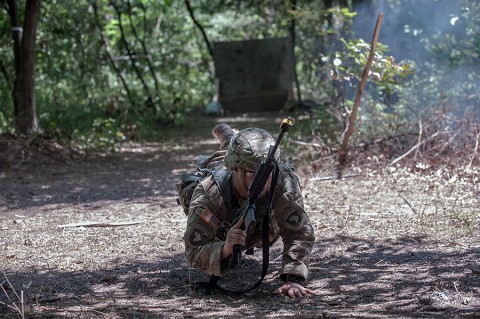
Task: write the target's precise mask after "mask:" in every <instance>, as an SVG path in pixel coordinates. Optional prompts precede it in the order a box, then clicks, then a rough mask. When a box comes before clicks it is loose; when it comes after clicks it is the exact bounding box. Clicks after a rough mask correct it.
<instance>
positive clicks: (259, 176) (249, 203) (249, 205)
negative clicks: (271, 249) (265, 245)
mask: <svg viewBox="0 0 480 319" xmlns="http://www.w3.org/2000/svg"><path fill="white" fill-rule="evenodd" d="M292 125H293V119H292V118H291V117H288V118H286V119H283V121H282V123H281V124H280V134H279V135H278V137H277V140H276V141H275V145H271V146H270V149H269V151H268V156H267V159H266V160H264V161H262V163H261V164H260V166H259V167H258V169H257V171H256V172H255V177H254V178H253V181H252V184H251V185H250V187H249V189H248V196H247V200H246V201H245V204H244V205H243V207H242V208H241V209H240V215H239V217H240V218H241V217H242V216H243V217H244V219H243V229H245V231H246V233H247V237H248V236H250V235H252V233H253V231H254V230H255V227H256V225H257V220H256V218H255V210H256V205H255V203H256V201H257V199H258V197H259V196H260V194H261V193H262V191H263V189H264V187H265V185H266V184H267V181H268V178H269V177H270V174H271V173H272V172H273V170H274V169H275V168H276V165H277V163H276V162H275V153H276V152H277V149H278V146H279V145H280V142H281V141H282V138H283V135H284V134H285V133H286V132H287V131H288V129H289V128H290V127H291V126H292ZM240 251H241V246H240V245H235V247H234V248H233V252H234V254H238V253H240Z"/></svg>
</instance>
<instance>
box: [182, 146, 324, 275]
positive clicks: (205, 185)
mask: <svg viewBox="0 0 480 319" xmlns="http://www.w3.org/2000/svg"><path fill="white" fill-rule="evenodd" d="M231 146H232V143H230V146H229V147H231ZM278 156H279V155H278ZM227 166H229V165H227ZM279 168H280V172H279V176H278V181H277V184H276V187H275V192H274V195H273V200H272V210H271V213H270V214H271V215H270V227H269V240H270V243H271V244H273V243H274V242H275V241H276V240H277V239H278V237H279V236H280V237H281V238H282V240H283V243H284V249H283V261H282V268H281V270H280V271H279V275H280V278H281V279H282V280H284V281H286V280H287V279H288V278H287V277H288V276H291V275H293V276H296V277H297V279H299V280H300V281H306V280H307V277H308V265H309V262H310V253H311V251H312V248H313V244H314V242H315V236H314V233H313V228H312V226H311V225H310V221H309V218H308V216H307V214H306V212H305V210H304V205H303V197H302V194H301V190H300V184H299V180H298V177H297V176H296V175H295V173H294V172H293V170H292V169H291V168H290V166H288V165H287V164H285V163H281V164H279ZM268 197H269V196H268V195H265V196H263V197H260V198H259V199H258V200H257V202H256V205H257V206H256V207H257V209H256V213H255V215H256V220H257V225H256V229H255V232H254V233H253V235H251V236H248V237H247V243H246V245H245V246H244V247H243V249H244V250H246V249H249V248H251V247H261V246H262V242H261V241H262V239H261V229H262V226H261V224H262V221H263V216H264V214H265V213H266V211H267V209H268V205H269V198H268ZM242 205H243V199H242V198H241V197H240V196H239V195H238V194H237V191H236V190H235V188H234V186H233V182H232V172H231V170H229V169H227V168H225V167H223V168H219V169H216V170H215V172H214V173H213V174H210V175H208V176H207V177H206V178H204V179H203V180H202V181H201V182H200V183H199V184H198V186H197V187H196V188H195V191H194V193H193V197H192V200H191V203H190V208H189V214H188V221H187V229H186V231H185V234H184V237H183V240H184V241H185V254H186V256H187V259H188V262H189V263H190V264H191V265H192V266H193V267H195V268H197V269H198V270H201V271H203V272H205V273H207V274H209V275H214V276H223V275H225V273H226V272H227V270H229V269H230V268H231V262H232V256H230V257H228V258H227V259H225V260H223V261H222V260H221V252H222V248H223V244H224V240H225V236H226V233H227V231H228V229H229V227H230V225H233V223H234V220H235V218H236V217H237V216H236V215H237V210H238V208H239V207H241V206H242Z"/></svg>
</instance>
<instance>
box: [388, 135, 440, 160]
mask: <svg viewBox="0 0 480 319" xmlns="http://www.w3.org/2000/svg"><path fill="white" fill-rule="evenodd" d="M438 134H440V132H436V133H435V134H433V135H432V136H430V137H429V138H427V139H426V140H424V141H423V142H420V143H417V145H415V146H414V147H412V148H411V149H410V150H409V151H408V152H406V153H405V154H403V155H402V156H400V157H397V158H396V159H394V160H393V161H392V162H391V163H390V165H393V164H395V163H397V162H399V161H401V160H402V159H404V158H405V157H407V156H408V155H409V154H410V153H411V152H413V151H414V150H416V149H417V148H419V147H420V146H422V145H423V144H425V143H427V142H428V141H430V140H431V139H433V138H434V137H435V136H437V135H438Z"/></svg>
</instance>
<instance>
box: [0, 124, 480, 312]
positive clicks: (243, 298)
mask: <svg viewBox="0 0 480 319" xmlns="http://www.w3.org/2000/svg"><path fill="white" fill-rule="evenodd" d="M205 121H206V125H205V126H203V127H201V129H199V130H197V131H191V132H190V133H189V134H186V135H185V136H182V137H178V138H175V139H171V140H169V141H168V142H162V143H141V144H135V143H128V144H125V145H124V146H123V148H122V149H121V151H119V152H117V153H113V154H109V155H104V156H100V155H96V156H85V155H81V154H74V153H71V152H69V151H67V150H64V149H63V148H62V147H61V146H59V145H57V144H56V143H54V142H52V143H46V144H44V145H43V146H42V149H41V152H37V153H35V152H32V153H28V152H25V151H24V150H22V149H21V148H20V147H18V146H16V145H15V144H14V143H13V141H9V140H8V139H7V140H5V139H4V140H3V141H2V142H0V153H2V152H3V155H1V157H0V158H1V159H0V160H3V163H1V162H0V247H1V251H0V270H1V271H3V273H0V283H1V286H2V287H3V289H2V290H0V317H1V318H21V317H22V315H21V313H22V312H23V313H24V315H23V317H24V318H112V319H113V318H480V235H479V230H480V227H479V212H480V208H479V207H480V205H479V204H480V186H479V182H480V168H479V166H480V165H479V161H478V156H480V155H478V154H477V159H476V160H475V161H473V165H471V166H469V167H466V165H464V164H460V165H453V164H452V165H445V164H442V165H435V163H418V162H417V163H413V162H412V161H411V160H406V161H399V163H397V164H394V165H390V164H389V161H387V159H385V158H383V157H382V156H377V155H371V156H370V155H368V154H363V155H359V154H353V153H352V154H351V155H352V157H353V158H354V160H352V161H351V162H349V164H348V165H347V167H346V168H345V171H344V178H342V179H337V178H335V176H336V173H335V169H334V166H335V165H334V162H335V158H334V156H333V155H325V156H323V157H322V158H321V159H319V160H316V161H315V163H314V164H315V165H312V163H303V164H301V163H300V162H298V163H297V164H298V166H299V167H298V168H297V172H298V174H299V175H300V178H301V181H302V185H303V189H304V195H305V202H306V210H307V212H308V214H309V216H310V219H311V222H312V224H313V226H314V229H315V231H316V244H315V248H314V251H313V254H312V256H311V265H310V270H311V274H310V277H309V280H308V287H309V288H311V289H314V290H316V291H317V292H318V296H312V297H309V298H303V299H289V298H288V297H285V296H274V295H272V294H271V292H272V291H273V290H274V289H276V288H278V286H279V285H280V284H281V282H280V280H279V279H278V276H277V274H276V272H277V270H278V269H279V267H280V264H281V250H282V245H281V242H279V243H277V244H276V245H275V246H274V247H272V249H271V255H270V268H269V273H268V274H267V276H266V279H265V281H264V282H263V283H262V284H261V285H260V287H259V288H258V289H256V290H254V291H253V292H251V293H248V294H244V295H240V296H238V295H225V294H223V293H220V292H216V293H214V294H213V295H206V294H204V293H203V292H201V291H198V292H195V291H192V290H191V289H190V286H191V284H193V283H196V282H200V281H204V280H206V279H208V278H207V277H206V276H205V275H203V274H201V273H199V272H198V271H196V270H194V269H192V268H190V267H189V266H188V265H187V263H186V262H185V258H184V255H183V241H182V235H183V231H184V228H185V225H186V218H185V215H184V214H183V212H182V210H181V208H180V207H179V206H177V205H176V203H175V196H176V190H175V186H174V184H175V182H176V177H177V175H178V174H179V173H180V172H185V171H189V170H192V169H193V167H194V165H193V163H194V159H195V156H196V155H198V154H209V153H211V152H213V151H214V150H216V149H217V145H218V144H217V142H216V140H215V139H214V138H212V137H211V135H210V131H209V130H210V129H211V127H213V125H215V124H216V123H218V122H222V121H226V122H229V123H231V124H232V125H233V126H235V127H237V128H245V127H247V126H251V125H256V126H262V125H264V124H265V123H266V118H262V117H253V116H248V117H240V118H212V119H207V120H205ZM207 127H208V129H207ZM276 127H277V124H276V123H275V125H272V127H269V128H268V129H269V130H270V131H271V132H272V133H276V131H275V130H276ZM187 135H188V136H187ZM305 147H308V146H305ZM295 155H298V154H284V158H287V159H288V158H290V159H291V160H292V161H295V159H296V157H295ZM471 155H472V154H470V155H469V156H471ZM461 156H463V155H461ZM461 156H460V157H461ZM360 159H361V160H360ZM390 161H391V160H390ZM453 162H455V163H464V162H468V160H466V161H463V162H462V161H461V158H459V156H453V155H452V163H453ZM87 222H91V223H96V224H93V225H88V224H87V225H84V226H76V225H72V224H76V223H87ZM122 223H123V224H122ZM260 268H261V251H257V252H256V253H255V255H254V256H253V257H250V258H244V260H243V264H242V267H241V269H240V270H239V272H236V273H230V274H228V275H227V276H226V277H225V278H224V279H222V281H221V283H223V284H224V285H235V286H236V287H241V285H243V286H245V285H248V284H250V283H252V282H254V281H255V280H256V279H257V278H258V276H259V275H260ZM22 298H23V302H22V301H21V300H20V299H22ZM15 306H18V307H19V309H18V310H15V309H14V307H15ZM22 306H23V310H22V309H21V308H22Z"/></svg>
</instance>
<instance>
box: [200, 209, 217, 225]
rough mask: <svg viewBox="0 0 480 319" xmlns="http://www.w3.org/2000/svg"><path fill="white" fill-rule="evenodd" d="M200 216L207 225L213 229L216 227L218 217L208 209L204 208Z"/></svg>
mask: <svg viewBox="0 0 480 319" xmlns="http://www.w3.org/2000/svg"><path fill="white" fill-rule="evenodd" d="M200 218H201V219H202V220H203V221H204V222H206V223H207V224H208V226H210V227H212V228H213V229H217V226H218V223H219V221H218V218H217V217H216V216H215V215H214V214H213V213H212V212H211V211H209V210H208V209H205V210H204V211H203V212H202V213H201V214H200Z"/></svg>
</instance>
